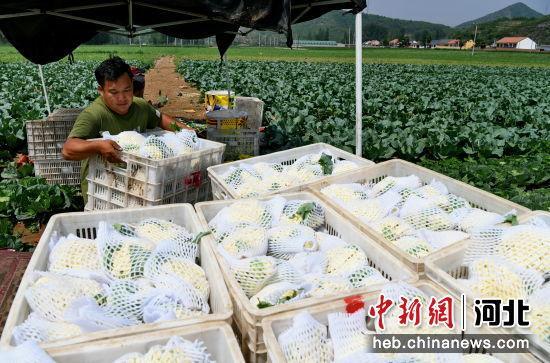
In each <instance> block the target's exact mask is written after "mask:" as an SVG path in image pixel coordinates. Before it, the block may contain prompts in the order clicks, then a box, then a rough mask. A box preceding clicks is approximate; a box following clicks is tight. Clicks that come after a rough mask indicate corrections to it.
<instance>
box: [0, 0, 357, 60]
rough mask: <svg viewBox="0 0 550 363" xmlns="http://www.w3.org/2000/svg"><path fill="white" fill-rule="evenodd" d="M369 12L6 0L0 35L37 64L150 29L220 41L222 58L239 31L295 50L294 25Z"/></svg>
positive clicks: (253, 1) (273, 1)
mask: <svg viewBox="0 0 550 363" xmlns="http://www.w3.org/2000/svg"><path fill="white" fill-rule="evenodd" d="M365 7H366V0H321V1H305V0H295V1H292V0H220V1H213V0H205V1H197V0H171V1H168V0H141V1H133V0H124V1H90V0H45V1H38V0H31V1H25V0H21V1H12V0H6V1H2V2H0V31H2V33H3V34H4V36H5V37H6V39H7V40H8V41H9V42H10V43H11V44H12V45H13V46H14V47H15V48H16V49H17V50H18V51H19V52H20V53H21V54H22V55H23V56H24V57H25V58H27V59H28V60H30V61H32V62H34V63H37V64H46V63H50V62H54V61H57V60H59V59H61V58H63V57H65V56H67V55H68V54H70V53H71V52H72V51H73V50H74V49H75V48H77V47H78V46H79V45H80V44H82V43H85V42H86V41H88V40H90V39H92V38H93V37H94V36H95V35H96V34H98V33H99V32H112V33H115V34H122V35H127V36H136V35H139V34H140V32H145V31H150V30H151V29H154V30H156V31H158V32H160V33H163V34H166V35H168V36H173V37H176V38H186V39H198V38H205V37H209V36H216V42H217V45H218V49H219V50H220V55H223V54H224V53H225V51H226V50H227V49H228V48H229V46H230V45H231V43H232V42H233V40H234V38H235V36H236V35H237V33H238V30H239V28H240V27H246V28H251V29H259V30H271V31H276V32H279V33H284V34H286V35H287V45H288V46H291V45H292V27H291V25H292V24H293V23H299V22H303V21H307V20H311V19H314V18H317V17H319V16H321V15H323V14H325V13H327V12H329V11H332V10H337V9H350V11H351V12H353V13H357V12H359V11H362V10H363V9H364V8H365Z"/></svg>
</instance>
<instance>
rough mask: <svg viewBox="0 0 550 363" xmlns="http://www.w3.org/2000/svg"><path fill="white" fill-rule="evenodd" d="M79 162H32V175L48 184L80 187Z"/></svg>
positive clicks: (50, 160) (46, 160)
mask: <svg viewBox="0 0 550 363" xmlns="http://www.w3.org/2000/svg"><path fill="white" fill-rule="evenodd" d="M80 169H81V162H80V161H68V160H53V159H44V160H37V159H35V160H34V173H35V174H36V175H37V176H41V177H43V178H44V179H46V182H48V184H62V185H74V186H80Z"/></svg>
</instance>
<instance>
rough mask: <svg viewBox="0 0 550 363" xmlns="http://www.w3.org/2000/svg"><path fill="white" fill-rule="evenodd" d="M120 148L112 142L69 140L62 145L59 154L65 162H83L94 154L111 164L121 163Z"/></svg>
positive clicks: (75, 138)
mask: <svg viewBox="0 0 550 363" xmlns="http://www.w3.org/2000/svg"><path fill="white" fill-rule="evenodd" d="M121 150H122V148H121V147H120V146H119V145H118V144H117V143H116V142H115V141H113V140H83V139H79V138H77V137H73V138H69V139H67V141H66V142H65V144H64V145H63V150H62V151H61V154H62V155H63V158H64V159H65V160H83V159H86V158H88V157H90V156H92V155H94V154H101V156H103V158H105V159H107V161H109V162H111V163H119V162H122V160H121V159H120V157H121V153H120V151H121Z"/></svg>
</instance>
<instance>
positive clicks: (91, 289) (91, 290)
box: [25, 272, 102, 321]
mask: <svg viewBox="0 0 550 363" xmlns="http://www.w3.org/2000/svg"><path fill="white" fill-rule="evenodd" d="M33 277H34V283H33V284H32V285H30V286H29V287H28V288H27V290H26V291H25V299H26V300H27V302H28V304H29V306H30V308H31V309H32V310H33V311H34V312H35V313H36V314H38V315H39V316H40V317H42V318H44V319H47V320H50V321H63V320H64V316H65V312H66V310H67V308H68V307H69V306H70V305H71V304H72V303H73V302H74V301H75V300H78V299H79V298H81V297H83V296H87V297H92V298H93V297H94V296H96V295H98V294H101V293H102V286H101V284H100V283H99V282H97V281H94V280H91V279H83V278H79V277H72V276H67V275H59V274H55V273H48V272H41V273H35V274H34V276H33Z"/></svg>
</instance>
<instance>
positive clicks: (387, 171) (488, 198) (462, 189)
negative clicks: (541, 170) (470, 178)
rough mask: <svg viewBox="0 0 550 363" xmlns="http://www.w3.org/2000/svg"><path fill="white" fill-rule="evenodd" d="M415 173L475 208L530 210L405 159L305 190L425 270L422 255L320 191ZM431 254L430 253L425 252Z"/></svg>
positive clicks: (345, 175)
mask: <svg viewBox="0 0 550 363" xmlns="http://www.w3.org/2000/svg"><path fill="white" fill-rule="evenodd" d="M411 174H414V175H416V176H418V177H419V178H420V180H421V181H422V183H423V184H429V183H430V182H431V181H432V180H436V181H439V182H441V183H443V184H444V185H445V186H446V187H447V189H448V191H449V193H452V194H455V195H458V196H459V197H462V198H464V199H466V200H467V201H468V202H469V203H470V205H471V206H473V207H477V208H480V209H483V210H486V211H490V212H495V213H500V214H504V213H508V212H510V211H511V210H514V209H515V210H516V212H517V215H518V217H519V216H522V215H524V214H526V213H528V212H530V210H529V209H527V208H525V207H523V206H521V205H519V204H516V203H512V202H510V201H508V200H506V199H504V198H501V197H498V196H496V195H494V194H491V193H488V192H486V191H483V190H481V189H478V188H475V187H473V186H471V185H468V184H466V183H463V182H461V181H458V180H455V179H452V178H449V177H448V176H445V175H443V174H440V173H436V172H435V171H432V170H430V169H426V168H424V167H421V166H418V165H415V164H413V163H410V162H407V161H404V160H399V159H395V160H390V161H385V162H382V163H379V164H376V165H374V166H372V167H370V168H362V169H358V170H353V171H350V172H348V173H346V174H344V175H335V176H330V177H327V178H325V179H323V180H320V181H318V182H315V183H311V184H310V185H309V186H308V189H309V190H310V191H312V192H313V193H314V194H315V195H317V196H318V197H319V198H321V199H322V200H323V201H325V202H326V203H327V204H328V205H330V206H331V207H332V208H334V209H336V210H337V211H338V213H340V214H342V215H343V216H345V217H346V218H347V219H348V220H349V221H351V222H353V224H354V225H355V226H357V227H358V228H359V229H361V230H362V231H363V232H365V233H366V234H367V235H369V236H370V237H371V238H373V239H374V240H376V241H377V242H378V243H380V244H381V245H383V246H384V247H385V248H387V249H389V250H390V251H391V252H392V254H393V255H395V256H398V257H399V258H400V259H401V260H402V261H403V262H404V263H406V264H407V265H408V266H410V267H411V268H412V269H413V270H415V271H418V272H423V271H424V261H425V259H426V257H424V258H416V257H413V256H411V255H409V254H408V253H406V252H405V251H403V250H401V249H399V248H398V247H397V246H396V245H395V244H394V243H391V242H388V241H387V240H386V239H385V238H384V236H383V235H382V234H381V233H379V232H377V231H376V230H374V229H373V228H372V227H370V226H368V225H367V224H366V223H364V222H362V221H361V220H360V219H359V218H358V217H356V216H355V215H353V214H352V213H351V212H349V211H348V210H347V209H345V208H343V207H342V206H341V205H339V204H338V203H337V202H336V201H335V200H333V199H331V198H329V197H328V196H326V195H325V194H323V193H322V192H321V189H323V188H325V187H327V186H329V185H331V184H348V183H362V184H370V183H377V182H379V181H380V180H382V179H384V178H385V177H387V176H395V177H403V176H409V175H411ZM463 243H464V241H460V242H457V243H454V244H451V245H450V246H448V247H445V248H442V249H441V250H439V251H446V250H448V249H450V248H453V246H456V245H457V244H459V245H460V244H463ZM428 256H430V255H428Z"/></svg>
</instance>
